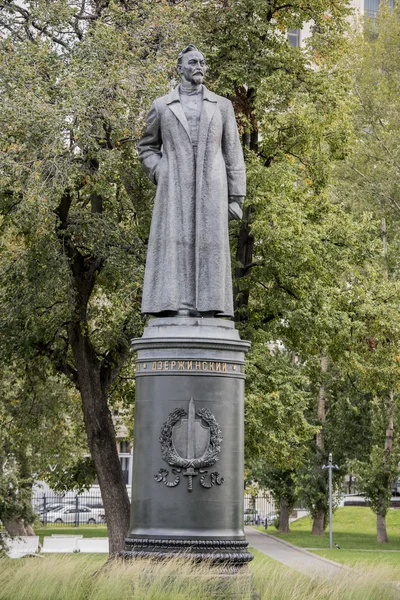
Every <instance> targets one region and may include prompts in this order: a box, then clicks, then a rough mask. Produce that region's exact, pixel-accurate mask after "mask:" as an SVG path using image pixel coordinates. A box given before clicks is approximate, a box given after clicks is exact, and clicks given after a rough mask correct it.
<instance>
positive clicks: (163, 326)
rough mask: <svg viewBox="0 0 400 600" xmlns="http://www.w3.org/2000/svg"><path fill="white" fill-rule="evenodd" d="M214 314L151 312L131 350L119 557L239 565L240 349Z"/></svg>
mask: <svg viewBox="0 0 400 600" xmlns="http://www.w3.org/2000/svg"><path fill="white" fill-rule="evenodd" d="M249 346H250V343H249V342H245V341H241V340H240V338H239V334H238V332H237V331H236V329H235V327H234V324H233V323H232V322H231V321H226V320H223V319H211V318H210V319H207V318H204V319H202V318H192V317H171V318H157V319H152V320H150V322H149V325H148V327H147V328H146V329H145V331H144V334H143V337H142V338H140V339H135V340H134V341H133V348H134V349H135V350H136V351H137V354H138V355H137V363H136V405H135V428H134V452H133V480H132V513H131V527H130V531H129V534H128V537H127V539H126V547H125V553H124V556H125V557H138V558H143V557H154V556H158V557H166V558H167V557H172V556H174V555H176V554H177V553H179V554H182V553H188V554H190V555H191V556H194V557H195V558H196V559H199V560H203V559H204V560H207V561H210V560H211V561H212V562H215V563H229V565H231V567H233V568H235V567H237V568H238V567H239V566H242V565H244V564H246V563H248V562H249V561H250V560H252V558H253V557H252V555H251V554H250V553H249V552H248V550H247V545H248V544H247V542H246V539H245V535H244V529H243V517H244V511H243V481H244V468H243V444H244V432H243V421H244V417H243V409H244V379H245V373H244V355H245V352H247V350H248V348H249Z"/></svg>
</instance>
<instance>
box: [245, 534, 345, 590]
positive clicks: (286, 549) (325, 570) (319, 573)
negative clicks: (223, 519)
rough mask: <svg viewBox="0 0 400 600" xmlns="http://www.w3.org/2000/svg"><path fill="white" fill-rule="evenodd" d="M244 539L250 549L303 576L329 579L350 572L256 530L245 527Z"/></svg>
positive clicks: (339, 565)
mask: <svg viewBox="0 0 400 600" xmlns="http://www.w3.org/2000/svg"><path fill="white" fill-rule="evenodd" d="M246 538H247V541H248V542H249V545H250V546H251V547H252V548H255V549H256V550H259V551H260V552H262V553H263V554H266V555H267V556H269V557H271V558H274V559H275V560H278V561H279V562H281V563H283V564H284V565H287V566H288V567H292V569H296V570H297V571H300V572H301V573H303V574H304V575H308V576H311V577H325V578H328V579H329V578H331V577H337V576H338V575H339V574H340V573H341V572H342V573H343V571H344V570H346V571H348V570H350V569H349V567H346V566H344V565H341V564H339V563H336V562H333V561H332V560H328V559H327V558H323V557H322V556H318V555H316V554H311V552H308V551H307V550H304V549H303V548H298V547H297V546H293V544H289V542H286V541H283V540H280V539H278V538H276V537H274V536H272V535H268V534H267V533H262V532H261V531H257V529H251V528H249V527H246Z"/></svg>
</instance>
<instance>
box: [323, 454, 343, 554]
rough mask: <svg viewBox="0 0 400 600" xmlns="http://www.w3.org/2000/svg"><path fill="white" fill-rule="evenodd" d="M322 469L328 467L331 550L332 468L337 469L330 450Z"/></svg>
mask: <svg viewBox="0 0 400 600" xmlns="http://www.w3.org/2000/svg"><path fill="white" fill-rule="evenodd" d="M322 468H323V469H329V549H330V550H332V469H339V467H338V466H337V465H333V464H332V452H329V456H328V464H327V465H322Z"/></svg>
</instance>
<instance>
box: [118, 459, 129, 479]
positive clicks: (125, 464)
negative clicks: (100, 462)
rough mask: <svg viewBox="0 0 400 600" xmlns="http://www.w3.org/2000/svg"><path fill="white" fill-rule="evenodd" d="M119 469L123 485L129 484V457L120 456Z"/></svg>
mask: <svg viewBox="0 0 400 600" xmlns="http://www.w3.org/2000/svg"><path fill="white" fill-rule="evenodd" d="M120 461H121V467H122V475H123V477H124V480H125V483H126V484H128V483H129V466H130V461H131V459H130V457H129V456H121V457H120Z"/></svg>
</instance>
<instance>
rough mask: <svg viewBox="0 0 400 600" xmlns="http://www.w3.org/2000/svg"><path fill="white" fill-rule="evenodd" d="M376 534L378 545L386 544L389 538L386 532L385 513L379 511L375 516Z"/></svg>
mask: <svg viewBox="0 0 400 600" xmlns="http://www.w3.org/2000/svg"><path fill="white" fill-rule="evenodd" d="M376 533H377V539H378V543H379V544H387V543H388V541H389V538H388V536H387V531H386V511H383V510H379V509H378V512H377V514H376Z"/></svg>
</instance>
